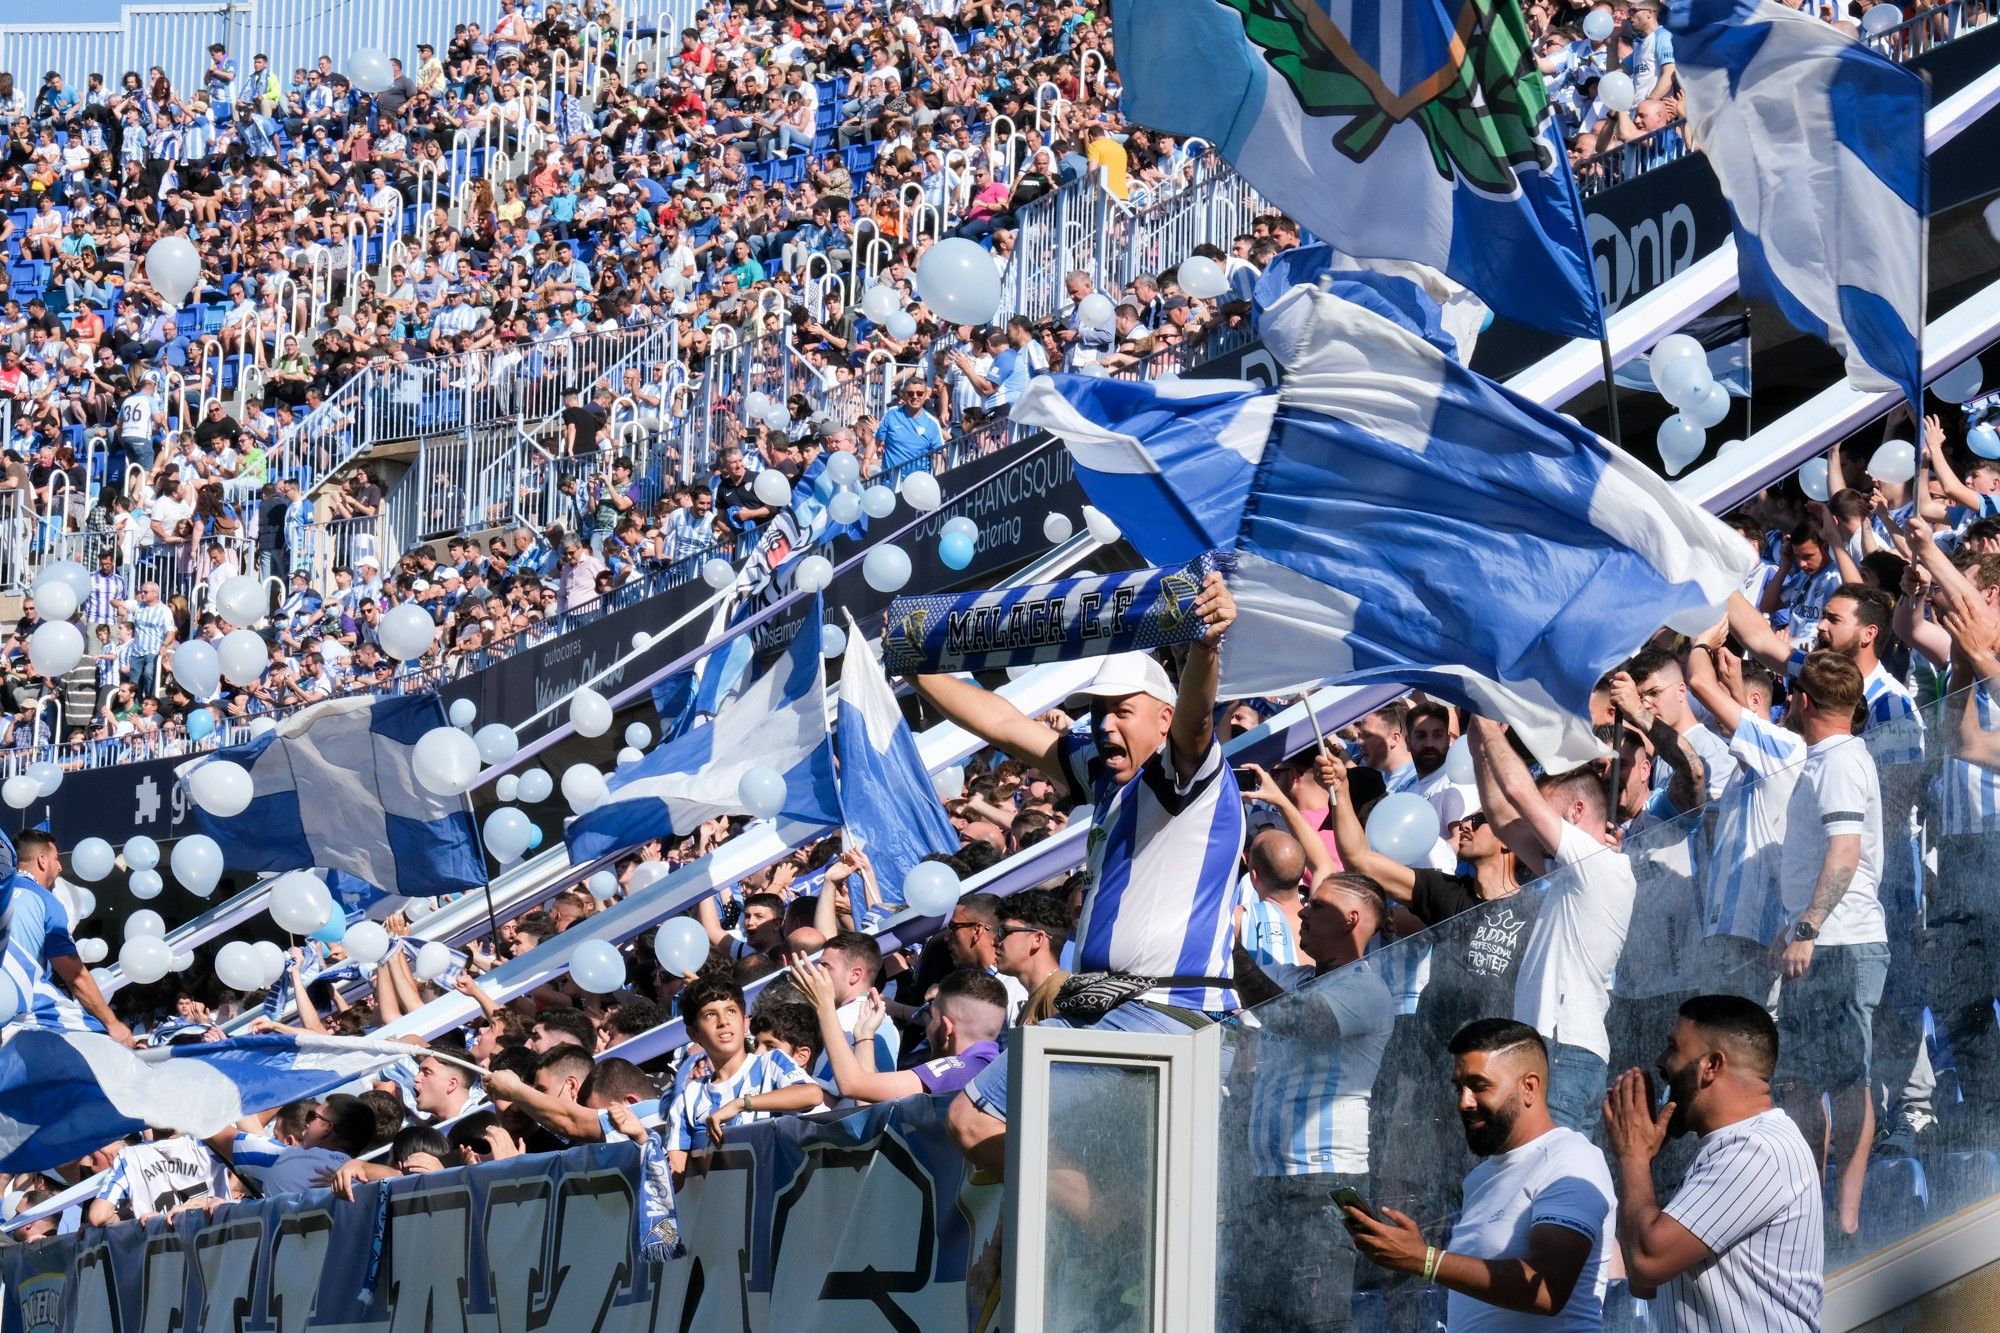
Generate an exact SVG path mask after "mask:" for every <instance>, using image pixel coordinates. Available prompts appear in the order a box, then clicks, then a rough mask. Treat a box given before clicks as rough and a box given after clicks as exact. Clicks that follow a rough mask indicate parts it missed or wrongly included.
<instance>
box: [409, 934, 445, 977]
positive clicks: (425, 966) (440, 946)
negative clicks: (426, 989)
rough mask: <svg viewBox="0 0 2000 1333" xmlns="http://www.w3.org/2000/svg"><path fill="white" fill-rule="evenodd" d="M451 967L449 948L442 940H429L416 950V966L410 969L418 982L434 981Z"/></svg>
mask: <svg viewBox="0 0 2000 1333" xmlns="http://www.w3.org/2000/svg"><path fill="white" fill-rule="evenodd" d="M450 966H451V946H450V945H448V944H446V943H444V941H442V940H431V941H430V942H429V943H427V944H425V945H424V947H423V948H421V949H419V950H417V962H416V966H415V967H414V968H413V969H412V970H413V971H414V972H415V973H416V974H417V980H418V981H435V980H436V979H437V978H439V977H441V976H443V975H444V973H445V969H446V968H448V967H450Z"/></svg>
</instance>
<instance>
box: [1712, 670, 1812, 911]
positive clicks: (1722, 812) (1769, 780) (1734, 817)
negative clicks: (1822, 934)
mask: <svg viewBox="0 0 2000 1333" xmlns="http://www.w3.org/2000/svg"><path fill="white" fill-rule="evenodd" d="M1729 757H1730V772H1729V780H1728V782H1727V783H1726V784H1724V787H1723V792H1722V795H1721V797H1720V798H1718V800H1717V801H1716V805H1715V812H1716V819H1715V827H1714V833H1713V835H1712V836H1713V844H1712V851H1711V853H1710V855H1709V857H1708V858H1707V871H1708V873H1707V875H1706V877H1705V879H1706V893H1705V897H1706V904H1705V906H1706V911H1705V913H1704V918H1703V929H1702V933H1703V934H1704V935H1736V936H1739V937H1741V938H1743V939H1746V940H1755V941H1757V942H1758V943H1759V944H1769V943H1771V941H1772V940H1774V939H1775V938H1776V937H1777V933H1778V931H1779V930H1780V929H1781V928H1782V927H1783V925H1784V923H1785V920H1786V917H1785V904H1784V900H1783V898H1782V897H1781V896H1780V895H1779V892H1778V864H1779V857H1780V854H1781V849H1782V848H1783V846H1784V840H1785V806H1786V805H1787V803H1789V802H1790V801H1791V799H1792V787H1793V785H1794V784H1795V783H1796V782H1797V781H1798V779H1799V771H1800V767H1801V765H1803V764H1804V763H1805V757H1806V743H1805V739H1804V738H1803V737H1801V736H1799V735H1798V734H1797V733H1796V732H1790V731H1786V730H1785V729H1784V728H1782V727H1779V726H1776V725H1774V724H1772V723H1770V722H1767V721H1765V720H1764V719H1763V718H1761V717H1758V716H1757V715H1756V714H1755V713H1754V712H1752V711H1751V710H1749V709H1747V708H1746V709H1744V710H1743V715H1742V720H1741V721H1739V722H1738V723H1737V724H1736V731H1735V734H1734V735H1732V736H1731V737H1730V738H1729Z"/></svg>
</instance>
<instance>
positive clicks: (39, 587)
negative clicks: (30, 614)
mask: <svg viewBox="0 0 2000 1333" xmlns="http://www.w3.org/2000/svg"><path fill="white" fill-rule="evenodd" d="M34 598H35V614H36V615H38V616H40V617H41V618H42V619H43V620H68V619H69V618H70V617H71V616H73V615H75V614H76V608H77V600H76V591H75V590H74V589H72V588H71V587H70V586H69V585H68V584H67V583H64V582H63V581H62V580H61V579H47V578H45V579H38V580H36V582H35V587H34Z"/></svg>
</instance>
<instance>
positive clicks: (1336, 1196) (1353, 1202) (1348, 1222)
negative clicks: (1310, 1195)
mask: <svg viewBox="0 0 2000 1333" xmlns="http://www.w3.org/2000/svg"><path fill="white" fill-rule="evenodd" d="M1330 1197H1331V1198H1332V1199H1333V1202H1334V1205H1335V1206H1336V1207H1338V1208H1339V1209H1340V1210H1341V1213H1340V1222H1341V1225H1342V1226H1349V1227H1351V1226H1353V1225H1354V1219H1353V1218H1351V1217H1349V1216H1348V1215H1347V1210H1348V1209H1349V1208H1359V1209H1360V1210H1361V1211H1362V1212H1364V1213H1366V1214H1368V1216H1370V1217H1374V1216H1375V1210H1374V1209H1373V1208H1371V1207H1369V1206H1368V1200H1366V1199H1364V1198H1362V1197H1361V1191H1360V1190H1358V1189H1355V1188H1353V1187H1352V1186H1349V1185H1342V1186H1341V1187H1340V1188H1339V1189H1337V1190H1334V1191H1333V1193H1332V1195H1331V1196H1330Z"/></svg>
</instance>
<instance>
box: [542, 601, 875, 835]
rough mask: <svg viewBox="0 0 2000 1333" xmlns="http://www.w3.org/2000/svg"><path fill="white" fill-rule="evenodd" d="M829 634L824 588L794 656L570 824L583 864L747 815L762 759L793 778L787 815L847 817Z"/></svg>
mask: <svg viewBox="0 0 2000 1333" xmlns="http://www.w3.org/2000/svg"><path fill="white" fill-rule="evenodd" d="M820 639H821V635H820V599H819V598H817V597H815V598H813V610H812V614H811V615H809V616H807V617H806V618H805V619H804V620H803V621H802V622H800V625H799V632H798V634H797V635H796V636H794V637H793V639H792V643H791V646H790V647H789V648H787V649H786V650H785V654H784V656H783V657H780V658H779V659H778V660H777V661H776V662H774V663H773V664H772V665H771V668H770V669H769V670H768V671H766V672H765V673H764V674H763V675H761V676H758V677H757V678H756V679H754V680H752V681H751V682H750V684H749V685H747V686H746V687H744V690H743V692H742V693H741V694H739V695H737V696H736V697H735V698H733V699H731V700H729V702H727V703H725V704H723V705H722V708H721V711H720V712H718V713H717V714H716V715H715V720H714V721H712V722H710V723H709V724H708V725H707V726H704V727H696V728H694V729H693V730H691V731H689V732H688V733H687V734H686V735H684V736H682V737H680V738H679V739H678V740H674V741H670V742H669V743H667V744H665V745H661V746H659V747H657V748H656V749H654V750H653V752H652V753H651V754H648V755H647V756H646V757H645V758H643V759H641V760H639V761H638V762H637V763H633V764H628V765H626V766H625V767H624V768H621V769H619V770H618V771H617V772H615V773H613V774H612V775H611V777H610V779H609V782H608V785H609V787H610V794H609V795H607V796H606V797H605V798H604V801H603V803H602V804H600V805H599V806H598V807H597V808H596V809H594V810H592V811H590V812H589V813H588V814H585V815H581V816H579V817H577V818H576V819H573V820H571V821H570V825H569V828H568V829H567V830H565V831H564V833H563V837H564V839H565V840H566V841H567V842H568V844H569V854H570V859H571V860H572V861H574V862H576V863H577V864H579V865H581V864H583V863H584V862H586V861H593V860H596V859H597V858H598V857H600V856H608V855H610V854H611V853H613V852H618V851H623V850H624V849H625V848H627V847H636V846H637V845H639V844H640V843H642V842H645V841H647V840H648V839H650V838H661V837H665V836H667V835H668V834H669V833H674V834H685V833H692V832H694V830H695V829H696V828H698V827H700V825H701V823H702V821H704V820H708V819H713V818H714V817H715V816H717V815H729V814H739V813H741V812H742V809H743V804H742V800H741V798H740V797H738V796H737V794H736V789H737V786H738V785H739V784H740V783H741V782H742V781H743V775H744V773H745V772H747V771H748V770H749V769H752V768H757V767H763V768H769V769H773V770H775V771H776V772H777V773H778V774H779V775H780V776H782V777H783V778H784V780H785V804H784V807H783V809H782V810H781V811H780V812H779V813H780V814H781V815H782V816H783V817H784V818H787V819H796V820H799V821H800V822H802V823H810V824H838V823H839V822H840V797H839V795H838V793H837V792H836V790H835V786H834V775H833V738H832V736H830V735H829V734H828V730H827V716H826V671H825V669H824V667H823V664H822V662H821V660H820Z"/></svg>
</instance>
